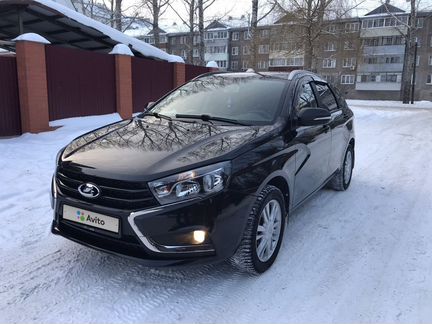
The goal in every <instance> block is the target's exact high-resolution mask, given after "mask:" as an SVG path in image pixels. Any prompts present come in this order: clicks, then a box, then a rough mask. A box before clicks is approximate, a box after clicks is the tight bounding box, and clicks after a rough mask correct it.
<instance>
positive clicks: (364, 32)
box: [360, 26, 407, 38]
mask: <svg viewBox="0 0 432 324" xmlns="http://www.w3.org/2000/svg"><path fill="white" fill-rule="evenodd" d="M406 33H407V27H406V26H398V27H394V26H393V27H379V28H367V29H361V30H360V37H361V38H368V37H382V36H400V35H401V34H403V35H406Z"/></svg>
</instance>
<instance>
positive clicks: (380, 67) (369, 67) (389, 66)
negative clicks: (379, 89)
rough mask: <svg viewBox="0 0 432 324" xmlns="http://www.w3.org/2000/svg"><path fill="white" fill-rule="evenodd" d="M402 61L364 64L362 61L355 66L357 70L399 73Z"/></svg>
mask: <svg viewBox="0 0 432 324" xmlns="http://www.w3.org/2000/svg"><path fill="white" fill-rule="evenodd" d="M402 69H403V63H381V64H366V63H362V64H359V65H358V66H357V72H367V73H376V72H398V73H401V72H402Z"/></svg>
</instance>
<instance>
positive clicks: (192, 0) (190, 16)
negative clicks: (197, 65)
mask: <svg viewBox="0 0 432 324" xmlns="http://www.w3.org/2000/svg"><path fill="white" fill-rule="evenodd" d="M182 2H183V5H184V7H185V11H186V15H187V19H186V18H184V15H182V14H181V13H180V12H179V11H178V10H177V9H176V7H175V6H173V5H172V4H170V5H169V6H170V7H171V9H172V10H173V11H174V12H175V14H176V15H177V17H178V18H179V19H180V20H181V21H182V22H183V24H185V25H186V26H187V27H188V29H189V34H188V41H187V42H186V47H187V59H186V62H187V63H190V64H193V45H194V42H193V41H194V33H195V28H196V26H197V23H196V20H197V19H196V9H197V4H196V0H183V1H182Z"/></svg>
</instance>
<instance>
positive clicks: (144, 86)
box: [132, 57, 174, 112]
mask: <svg viewBox="0 0 432 324" xmlns="http://www.w3.org/2000/svg"><path fill="white" fill-rule="evenodd" d="M173 73H174V71H173V65H172V64H171V63H167V62H163V61H154V60H148V59H144V58H138V57H133V58H132V97H133V110H134V112H139V111H143V109H144V108H145V107H146V106H147V104H148V103H149V102H150V101H155V100H157V99H159V98H160V97H162V96H163V95H164V94H166V93H167V92H169V91H170V90H172V88H173V80H174V77H173Z"/></svg>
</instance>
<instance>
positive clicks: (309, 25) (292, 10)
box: [274, 0, 364, 70]
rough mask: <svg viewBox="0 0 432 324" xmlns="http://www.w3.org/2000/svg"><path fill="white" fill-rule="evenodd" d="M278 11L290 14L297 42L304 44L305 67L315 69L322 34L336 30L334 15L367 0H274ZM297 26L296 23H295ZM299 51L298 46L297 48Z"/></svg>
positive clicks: (289, 24) (338, 16) (346, 11)
mask: <svg viewBox="0 0 432 324" xmlns="http://www.w3.org/2000/svg"><path fill="white" fill-rule="evenodd" d="M274 1H275V4H276V6H277V9H278V11H279V12H280V13H281V14H283V15H285V16H287V17H288V21H287V23H288V26H289V28H288V30H290V32H289V33H292V32H294V34H291V37H290V38H291V39H292V41H293V42H295V43H297V44H298V41H299V40H301V43H302V44H303V55H304V63H303V66H304V69H306V70H314V69H315V67H316V58H315V56H314V48H318V47H319V46H320V39H321V36H322V35H328V34H332V33H334V31H332V30H331V29H329V28H328V27H329V21H330V20H331V19H338V18H344V17H347V16H349V13H350V12H351V11H352V10H353V9H354V8H357V7H358V6H359V5H360V4H361V3H363V2H364V0H358V1H356V0H354V1H352V2H351V1H338V0H290V1H289V3H288V5H285V4H284V3H283V2H280V1H279V0H274ZM294 26H295V27H294ZM295 51H297V48H295Z"/></svg>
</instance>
